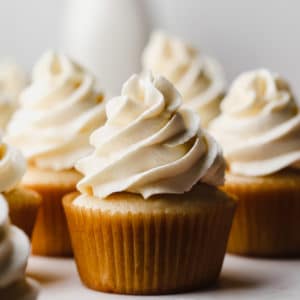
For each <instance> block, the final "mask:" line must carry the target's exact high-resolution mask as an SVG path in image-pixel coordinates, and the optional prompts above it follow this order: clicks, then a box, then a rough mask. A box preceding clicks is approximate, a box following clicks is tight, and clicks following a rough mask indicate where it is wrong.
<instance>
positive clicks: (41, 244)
mask: <svg viewBox="0 0 300 300" xmlns="http://www.w3.org/2000/svg"><path fill="white" fill-rule="evenodd" d="M104 121H105V112H104V106H103V101H102V95H101V94H99V93H97V92H96V91H95V89H94V77H93V76H92V75H91V74H90V73H89V72H87V71H86V70H84V69H83V68H82V67H80V66H79V65H77V64H76V63H74V62H73V61H71V60H70V59H69V58H67V57H66V56H64V55H61V54H57V53H54V52H47V53H46V54H44V55H43V56H42V58H41V59H40V60H39V62H38V63H37V64H36V66H35V68H34V70H33V78H32V84H31V85H30V86H29V87H28V88H26V89H25V90H24V91H23V92H22V94H21V96H20V108H19V109H18V110H17V112H16V113H15V114H14V116H13V118H12V120H11V122H10V124H9V126H8V130H7V131H8V134H7V140H9V141H10V142H11V143H12V144H14V145H17V146H18V147H19V148H20V149H21V150H22V151H23V153H24V155H25V157H26V159H27V162H28V171H27V173H26V174H25V176H24V178H23V181H22V184H23V185H24V186H25V187H30V188H32V189H34V190H36V191H38V192H39V193H40V194H41V195H42V198H43V204H42V206H41V208H40V210H39V214H38V218H37V223H36V226H35V229H34V233H33V240H32V249H33V253H34V254H39V255H53V256H55V255H70V254H71V253H72V249H71V244H70V239H69V234H68V229H67V224H66V219H65V215H64V212H63V207H62V197H63V196H64V195H65V194H68V193H70V192H72V191H75V190H76V184H77V182H78V180H79V179H80V178H81V175H80V174H79V173H78V172H77V171H76V170H75V169H74V163H75V161H77V160H78V159H79V158H81V157H83V156H85V155H87V154H89V153H90V152H91V150H92V148H91V146H90V145H89V136H90V134H91V132H92V131H93V130H94V129H95V128H97V127H99V126H100V125H101V124H103V123H104Z"/></svg>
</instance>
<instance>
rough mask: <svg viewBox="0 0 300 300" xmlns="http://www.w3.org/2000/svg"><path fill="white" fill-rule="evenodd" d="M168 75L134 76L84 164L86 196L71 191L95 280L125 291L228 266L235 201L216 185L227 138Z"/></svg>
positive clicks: (143, 290) (78, 238)
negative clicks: (187, 103) (220, 137)
mask: <svg viewBox="0 0 300 300" xmlns="http://www.w3.org/2000/svg"><path fill="white" fill-rule="evenodd" d="M180 104H181V96H180V95H179V93H178V92H177V91H176V90H175V88H174V87H173V86H172V84H171V83H170V82H169V81H167V80H166V79H164V78H163V77H155V78H152V77H151V76H148V77H146V78H143V77H139V76H137V75H134V76H132V77H131V78H130V79H129V80H128V81H127V82H126V83H125V84H124V86H123V89H122V95H121V96H120V97H116V98H114V99H112V100H110V101H109V102H108V103H107V105H106V114H107V119H108V120H107V122H106V123H105V125H104V126H103V127H101V128H99V129H97V130H96V131H94V132H93V134H92V135H91V139H90V141H91V144H92V145H93V146H94V148H95V150H94V152H93V153H92V154H91V155H89V156H87V157H86V158H83V159H82V160H80V161H79V162H78V163H77V164H76V167H77V168H78V170H79V171H81V172H82V173H83V174H84V177H83V179H82V180H81V181H80V182H79V184H78V189H79V191H80V192H81V195H78V194H71V195H69V196H66V197H65V198H64V206H65V211H66V215H67V220H68V224H69V229H70V234H71V238H72V244H73V249H74V255H75V259H76V263H77V268H78V271H79V275H80V277H81V280H82V281H83V283H84V284H85V285H87V286H88V287H90V288H92V289H95V290H100V291H106V292H114V293H124V294H162V293H173V292H179V291H184V290H192V289H198V288H201V287H203V286H206V285H208V284H210V283H212V282H214V281H215V280H216V279H217V278H218V275H219V273H220V270H221V267H222V262H223V258H224V254H225V249H226V244H227V238H228V234H229V230H230V226H231V221H232V217H233V213H234V209H235V204H234V202H233V201H231V199H230V197H228V196H227V195H226V194H225V193H223V192H221V191H220V190H218V189H217V188H216V186H218V185H221V184H223V180H224V169H225V164H224V160H223V157H222V152H221V149H220V147H219V146H218V144H217V143H216V142H215V141H214V140H213V139H212V138H211V137H210V135H208V134H207V133H206V132H205V131H204V130H202V129H200V127H199V117H198V116H197V115H196V114H195V113H194V112H192V111H190V110H186V109H182V110H181V111H179V107H180Z"/></svg>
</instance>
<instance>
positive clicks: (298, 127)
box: [210, 69, 300, 256]
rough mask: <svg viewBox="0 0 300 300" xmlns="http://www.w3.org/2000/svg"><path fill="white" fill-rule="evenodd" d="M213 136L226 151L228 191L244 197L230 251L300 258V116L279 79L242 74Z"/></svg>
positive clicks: (214, 125)
mask: <svg viewBox="0 0 300 300" xmlns="http://www.w3.org/2000/svg"><path fill="white" fill-rule="evenodd" d="M221 109H222V113H221V115H220V117H218V118H217V119H216V120H215V121H213V122H212V124H211V126H210V131H211V133H212V134H213V135H214V137H215V138H216V139H217V140H218V141H219V142H220V144H221V145H222V146H223V149H224V155H225V159H226V160H227V163H228V172H227V175H226V183H225V187H224V189H225V190H226V191H228V192H230V193H233V194H235V195H236V196H237V197H238V201H239V206H238V209H237V213H236V217H235V219H234V223H233V228H232V232H231V236H230V240H229V248H228V250H229V251H230V252H233V253H238V254H244V255H257V256H299V255H300V235H299V232H298V229H299V228H300V201H299V199H300V110H299V106H298V105H297V103H296V101H295V98H294V96H293V94H292V92H291V90H290V88H289V86H288V84H287V82H286V81H285V80H284V79H282V78H281V77H280V76H279V75H278V74H274V73H272V72H270V71H268V70H265V69H261V70H254V71H250V72H246V73H243V74H241V75H240V76H239V77H238V78H237V79H236V80H235V81H234V82H233V84H232V86H231V88H230V90H229V93H228V95H227V96H226V98H225V99H224V101H223V102H222V105H221Z"/></svg>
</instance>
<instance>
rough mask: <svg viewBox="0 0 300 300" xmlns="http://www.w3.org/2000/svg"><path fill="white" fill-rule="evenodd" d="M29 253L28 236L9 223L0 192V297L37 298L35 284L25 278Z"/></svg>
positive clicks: (4, 202) (4, 298) (5, 205)
mask: <svg viewBox="0 0 300 300" xmlns="http://www.w3.org/2000/svg"><path fill="white" fill-rule="evenodd" d="M29 253H30V243H29V239H28V237H27V236H26V235H25V234H24V232H23V231H22V230H20V229H19V228H17V227H16V226H12V225H10V222H9V217H8V205H7V203H6V201H5V199H4V197H3V196H2V195H1V194H0V299H3V300H9V299H13V300H25V299H26V300H33V299H37V293H38V290H37V286H36V284H35V285H31V286H30V285H29V284H28V283H27V282H26V279H25V268H26V264H27V259H28V256H29Z"/></svg>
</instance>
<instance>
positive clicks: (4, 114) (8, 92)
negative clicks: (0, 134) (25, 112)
mask: <svg viewBox="0 0 300 300" xmlns="http://www.w3.org/2000/svg"><path fill="white" fill-rule="evenodd" d="M25 85H26V74H25V72H24V71H23V70H22V68H21V67H20V66H18V65H17V64H16V63H15V62H13V61H10V60H3V61H1V62H0V131H4V130H5V128H6V125H7V123H8V121H9V120H10V118H11V116H12V114H13V113H14V111H15V110H16V109H17V107H18V96H19V94H20V92H21V91H22V90H23V89H24V87H25Z"/></svg>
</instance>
